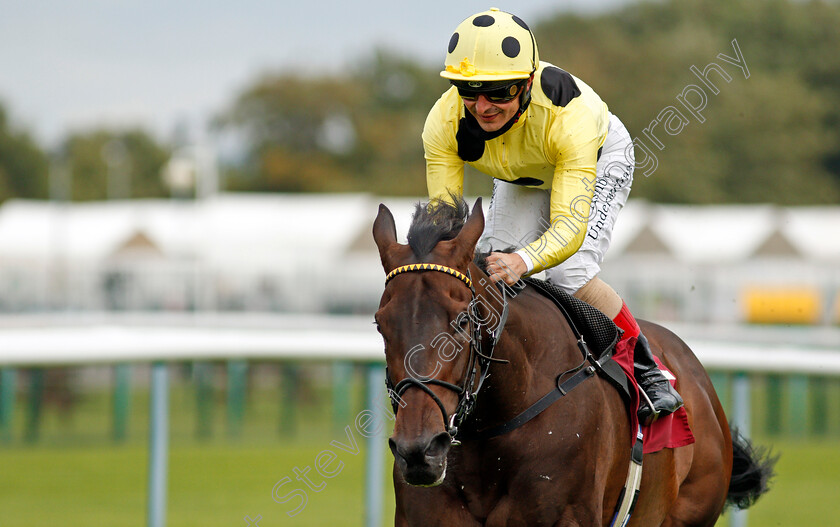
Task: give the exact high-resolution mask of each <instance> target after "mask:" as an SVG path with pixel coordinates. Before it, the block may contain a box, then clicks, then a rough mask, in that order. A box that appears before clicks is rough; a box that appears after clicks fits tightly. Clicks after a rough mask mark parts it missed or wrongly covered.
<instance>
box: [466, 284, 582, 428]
mask: <svg viewBox="0 0 840 527" xmlns="http://www.w3.org/2000/svg"><path fill="white" fill-rule="evenodd" d="M560 324H563V325H564V326H563V327H565V328H568V326H565V320H564V319H563V317H562V315H561V314H560V312H559V311H557V309H556V308H554V306H553V305H550V302H547V301H546V299H545V298H543V297H542V296H540V295H539V294H538V293H535V292H534V291H533V290H530V289H526V290H523V291H522V292H520V293H519V294H518V295H517V297H516V298H514V299H511V300H510V305H509V312H508V320H507V323H506V325H505V328H504V333H503V334H502V338H501V339H500V340H499V343H498V345H497V346H496V349H495V350H494V356H495V357H497V358H500V359H505V360H507V361H509V362H508V363H507V364H494V365H493V366H491V369H490V379H489V380H490V382H489V386H488V390H487V393H486V394H485V393H482V394H481V395H480V396H479V400H486V401H487V403H489V404H486V405H483V406H484V408H485V409H487V412H488V413H489V414H490V415H487V416H484V417H485V419H489V418H491V415H492V416H495V419H497V420H498V418H500V417H506V418H511V417H513V416H514V415H516V414H517V413H519V411H521V410H522V409H523V408H524V407H527V406H528V405H530V404H531V403H533V402H534V401H535V400H536V399H537V398H539V397H542V396H543V395H545V394H546V393H548V391H549V390H551V388H552V387H553V386H554V379H555V378H556V376H557V375H558V374H559V373H560V372H562V371H564V370H565V369H567V368H569V367H571V366H572V365H574V364H575V363H576V362H575V361H577V362H579V361H580V360H579V359H580V354H579V353H578V354H577V355H574V354H575V353H576V352H577V347H576V346H575V344H574V338H573V337H572V336H571V332H570V331H568V330H565V331H564V330H563V329H562V328H561V327H560V326H559V325H560ZM482 402H483V401H482Z"/></svg>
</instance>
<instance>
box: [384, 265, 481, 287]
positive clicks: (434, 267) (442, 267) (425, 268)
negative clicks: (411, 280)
mask: <svg viewBox="0 0 840 527" xmlns="http://www.w3.org/2000/svg"><path fill="white" fill-rule="evenodd" d="M412 271H440V272H442V273H446V274H449V275H452V276H454V277H455V278H457V279H458V280H460V281H462V282H464V283H465V284H467V287H469V288H470V289H472V280H470V278H469V277H468V276H467V275H465V274H464V273H462V272H461V271H458V270H456V269H452V268H451V267H446V266H445V265H438V264H430V263H417V264H409V265H403V266H401V267H397V268H396V269H394V270H393V271H391V272H390V273H388V276H386V277H385V283H386V284H387V283H388V282H390V281H391V279H392V278H393V277H395V276H397V275H398V274H403V273H409V272H412Z"/></svg>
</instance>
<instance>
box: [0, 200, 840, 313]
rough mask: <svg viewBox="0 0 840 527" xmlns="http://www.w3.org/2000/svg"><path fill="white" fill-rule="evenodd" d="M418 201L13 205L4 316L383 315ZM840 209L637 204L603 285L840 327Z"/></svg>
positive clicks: (673, 309)
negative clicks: (377, 228) (387, 286)
mask: <svg viewBox="0 0 840 527" xmlns="http://www.w3.org/2000/svg"><path fill="white" fill-rule="evenodd" d="M418 201H420V198H379V197H375V196H370V195H367V194H336V195H323V194H318V195H314V194H293V195H291V194H290V195H282V194H231V193H222V194H218V195H215V196H213V197H211V198H208V199H203V200H199V201H187V200H138V201H109V202H99V203H96V202H94V203H58V202H44V201H24V200H10V201H7V202H6V203H4V204H3V205H2V206H0V311H2V312H7V313H8V312H24V311H45V310H171V311H185V310H195V309H206V310H248V311H283V312H343V313H346V312H356V313H372V312H373V310H375V308H376V305H377V304H378V300H379V295H380V294H381V292H382V286H383V282H382V280H383V278H384V277H383V272H382V268H381V266H380V263H379V256H378V254H377V252H376V247H375V245H374V243H373V239H372V237H371V226H372V222H373V219H374V218H375V216H376V213H377V206H378V204H379V203H380V202H384V203H385V204H386V205H388V206H389V207H390V208H391V210H392V212H393V213H394V217H395V218H396V221H397V227H398V233H399V235H400V236H401V237H402V238H404V237H405V233H406V231H407V228H408V224H409V222H410V220H411V214H412V212H413V209H414V205H415V204H416V203H417V202H418ZM838 232H840V207H774V206H709V207H696V206H665V205H651V204H647V203H645V202H642V201H631V202H630V203H628V205H627V207H626V209H625V210H624V211H623V212H622V215H621V216H620V219H619V221H618V224H617V226H616V229H615V232H614V236H613V243H612V247H611V249H610V251H609V253H608V255H607V261H606V262H605V264H604V266H603V273H602V276H603V277H604V278H605V279H606V280H607V281H608V282H610V283H611V284H612V285H613V287H615V288H616V289H617V290H618V291H619V292H620V293H621V294H622V295H623V296H625V298H626V299H627V300H628V303H631V305H633V306H634V310H636V311H638V312H639V313H640V314H642V315H643V316H645V317H647V318H654V319H657V320H683V321H696V322H719V321H726V322H737V321H745V320H749V321H756V322H793V323H837V322H838V310H840V305H838V291H840V235H838V234H837V233H838Z"/></svg>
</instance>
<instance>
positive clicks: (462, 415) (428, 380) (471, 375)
mask: <svg viewBox="0 0 840 527" xmlns="http://www.w3.org/2000/svg"><path fill="white" fill-rule="evenodd" d="M417 271H437V272H441V273H446V274H448V275H451V276H454V277H455V278H457V279H458V280H460V281H462V282H463V283H464V284H465V285H466V286H467V287H469V289H470V293H471V295H472V298H471V300H470V303H469V305H468V306H467V311H466V312H462V313H460V314H459V315H458V317H457V318H456V322H457V321H459V320H460V319H461V317H462V316H466V317H468V319H469V321H470V325H471V326H472V335H470V357H469V362H468V363H467V374H466V377H465V379H464V385H463V386H458V385H456V384H452V383H450V382H446V381H441V380H439V379H435V378H432V377H423V378H417V377H413V376H411V375H409V376H408V377H406V378H405V379H403V380H401V381H400V382H398V383H397V384H396V385H394V384H393V382H392V381H391V375H390V373H389V372H388V369H387V367H386V369H385V386H386V388H387V389H388V397H389V398H390V399H391V406H392V407H393V409H394V415H396V414H397V410H398V408H399V403H400V399H401V397H402V395H403V394H404V393H405V392H406V390H408V389H409V388H411V387H412V386H414V387H417V388H419V389H421V390H423V391H424V392H425V393H426V394H427V395H429V397H431V398H432V400H433V401H434V402H435V404H437V406H438V408H439V409H440V412H441V415H442V416H443V424H444V427H445V429H446V433H448V434H449V437H450V438H451V440H452V444H454V445H458V444H460V441H458V440H457V439H456V436H457V435H458V431H459V429H460V427H461V424H462V423H463V422H464V420H466V418H467V417H468V416H469V415H470V413H471V412H472V410H473V408H474V407H475V401H476V398H477V396H478V392H479V390H481V387H482V385H483V384H484V380H485V379H486V378H487V372H488V369H489V366H490V363H491V362H503V363H506V362H508V361H506V360H502V359H496V358H494V357H493V349H494V348H495V346H496V342H498V340H499V337H500V336H501V334H502V329H503V328H504V325H505V321H506V320H507V313H508V304H507V299H506V298H505V288H504V287H502V288H501V289H502V294H501V296H502V313H501V315H500V317H499V323H498V324H497V326H496V328H495V329H492V330H491V331H490V334H491V337H492V339H491V342H490V349H489V350H488V352H487V353H483V352H482V349H481V348H482V338H481V330H482V328H483V325H482V324H481V318H480V317H479V313H478V302H477V301H476V300H477V298H476V293H475V288H474V287H473V284H472V280H471V279H470V277H469V271H467V274H464V273H462V272H460V271H458V270H456V269H452V268H451V267H446V266H445V265H439V264H430V263H420V264H410V265H403V266H402V267H397V268H396V269H394V270H393V271H391V272H390V273H388V276H386V277H385V284H386V285H387V284H388V282H390V281H391V279H393V278H394V277H395V276H397V275H400V274H403V273H408V272H417ZM430 384H433V385H435V386H442V387H444V388H446V389H448V390H451V391H453V392H455V393H457V394H458V405H457V406H456V407H455V411H454V412H453V413H452V415H451V416H450V415H448V414H447V412H446V408H445V407H444V406H443V401H441V400H440V398H439V397H438V396H437V395H435V392H433V391H432V389H431V388H429V386H428V385H430Z"/></svg>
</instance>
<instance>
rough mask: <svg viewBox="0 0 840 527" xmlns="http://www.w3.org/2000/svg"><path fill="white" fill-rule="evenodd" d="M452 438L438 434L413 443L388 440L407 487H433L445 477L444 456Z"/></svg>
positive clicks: (421, 438) (441, 433) (446, 434)
mask: <svg viewBox="0 0 840 527" xmlns="http://www.w3.org/2000/svg"><path fill="white" fill-rule="evenodd" d="M451 444H452V438H451V437H450V436H449V434H448V433H446V432H440V433H439V434H436V435H434V436H433V437H431V438H430V439H427V438H423V437H420V438H418V439H416V440H414V441H400V440H398V439H394V438H393V437H392V438H391V439H389V440H388V445H389V446H390V447H391V452H392V453H393V454H394V460H395V461H396V463H397V468H399V470H400V473H402V476H403V479H404V480H405V482H406V483H408V484H409V485H415V486H422V487H434V486H436V485H440V484H441V483H443V479H444V477H446V454H447V453H448V452H449V447H450V445H451Z"/></svg>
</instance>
